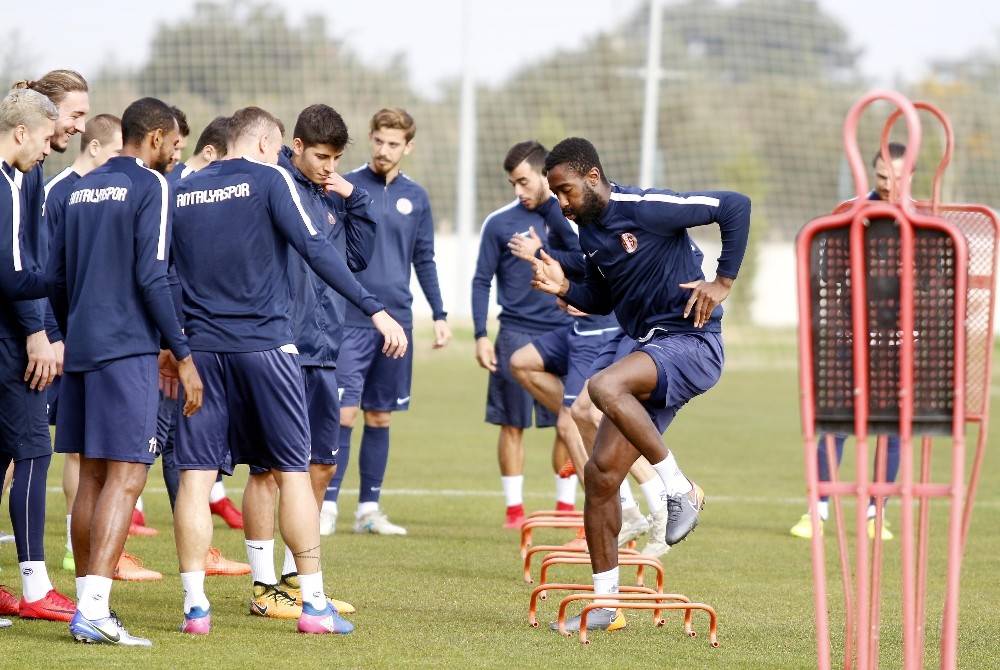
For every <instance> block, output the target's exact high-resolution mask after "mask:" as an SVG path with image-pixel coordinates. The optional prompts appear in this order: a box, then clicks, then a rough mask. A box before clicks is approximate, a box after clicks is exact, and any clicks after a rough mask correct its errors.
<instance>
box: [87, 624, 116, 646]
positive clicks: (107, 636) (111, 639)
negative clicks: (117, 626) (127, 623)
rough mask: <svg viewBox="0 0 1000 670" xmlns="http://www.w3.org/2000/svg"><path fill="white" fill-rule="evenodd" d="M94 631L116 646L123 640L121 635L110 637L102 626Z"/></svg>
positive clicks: (96, 627)
mask: <svg viewBox="0 0 1000 670" xmlns="http://www.w3.org/2000/svg"><path fill="white" fill-rule="evenodd" d="M94 629H95V630H97V632H98V633H100V634H101V635H103V636H104V639H106V640H107V641H108V642H114V643H115V644H118V643H119V642H120V641H121V639H122V636H121V633H115V634H114V636H111V635H108V634H107V633H106V632H105V631H104V629H103V628H101V627H100V626H94Z"/></svg>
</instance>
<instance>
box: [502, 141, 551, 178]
mask: <svg viewBox="0 0 1000 670" xmlns="http://www.w3.org/2000/svg"><path fill="white" fill-rule="evenodd" d="M548 153H549V152H548V151H546V150H545V147H543V146H542V145H541V143H539V142H538V141H537V140H525V141H524V142H518V143H517V144H515V145H514V146H512V147H511V148H510V151H508V152H507V157H506V158H504V159H503V169H504V170H505V171H507V172H513V171H514V169H515V168H516V167H517V166H518V165H520V164H521V163H523V162H524V161H528V165H530V166H531V167H532V169H534V170H536V171H538V172H541V171H542V170H544V169H545V157H546V156H548Z"/></svg>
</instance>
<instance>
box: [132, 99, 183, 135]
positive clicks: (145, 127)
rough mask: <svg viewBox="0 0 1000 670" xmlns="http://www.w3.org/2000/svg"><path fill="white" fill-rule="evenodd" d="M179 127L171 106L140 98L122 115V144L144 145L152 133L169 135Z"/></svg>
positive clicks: (158, 101)
mask: <svg viewBox="0 0 1000 670" xmlns="http://www.w3.org/2000/svg"><path fill="white" fill-rule="evenodd" d="M176 127H177V117H175V116H174V113H173V111H172V110H171V109H170V105H168V104H167V103H165V102H163V101H162V100H158V99H156V98H139V99H138V100H136V101H135V102H133V103H132V104H131V105H129V106H128V107H126V108H125V113H124V114H122V142H123V143H124V144H126V145H136V144H140V143H142V141H143V140H144V139H145V138H146V135H148V134H149V133H151V132H154V131H156V130H162V131H163V132H164V133H169V132H170V131H171V130H173V129H174V128H176Z"/></svg>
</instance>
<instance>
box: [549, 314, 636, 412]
mask: <svg viewBox="0 0 1000 670" xmlns="http://www.w3.org/2000/svg"><path fill="white" fill-rule="evenodd" d="M620 333H621V329H620V328H610V329H606V330H595V331H587V332H582V333H581V332H578V331H577V330H576V326H575V325H573V326H565V327H563V328H559V329H557V330H553V331H551V332H548V333H546V334H545V335H542V336H541V337H539V338H538V339H536V340H534V341H533V342H532V344H533V345H534V346H535V349H536V350H537V351H538V353H539V355H540V356H541V357H542V362H543V363H544V364H545V371H546V372H550V373H552V374H554V375H557V376H559V377H562V378H563V407H571V406H572V405H573V401H574V400H576V398H577V396H578V395H580V391H582V390H583V385H584V383H586V381H587V380H588V379H590V374H591V366H592V363H593V361H594V360H595V359H596V358H597V357H598V356H599V355H600V354H601V352H602V351H603V350H604V347H605V346H606V345H607V344H608V342H610V341H612V340H615V341H616V342H617V341H618V340H617V338H618V335H619V334H620ZM608 364H609V365H610V362H609V363H608Z"/></svg>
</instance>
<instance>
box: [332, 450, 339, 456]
mask: <svg viewBox="0 0 1000 670" xmlns="http://www.w3.org/2000/svg"><path fill="white" fill-rule="evenodd" d="M338 453H340V449H332V450H331V451H330V455H331V456H336V455H337V454H338Z"/></svg>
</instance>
